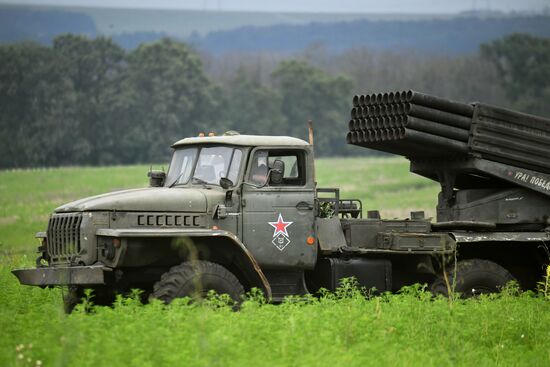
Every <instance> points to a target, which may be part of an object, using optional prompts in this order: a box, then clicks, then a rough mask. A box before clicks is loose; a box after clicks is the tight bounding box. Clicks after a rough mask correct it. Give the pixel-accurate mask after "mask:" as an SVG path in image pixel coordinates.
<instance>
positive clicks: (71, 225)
mask: <svg viewBox="0 0 550 367" xmlns="http://www.w3.org/2000/svg"><path fill="white" fill-rule="evenodd" d="M81 223H82V213H68V214H54V215H52V216H51V217H50V221H49V223H48V254H49V255H50V258H51V259H52V260H54V261H56V260H57V261H59V260H63V259H67V260H68V259H70V258H71V256H73V255H76V254H78V253H80V249H81V247H80V246H81V244H80V224H81Z"/></svg>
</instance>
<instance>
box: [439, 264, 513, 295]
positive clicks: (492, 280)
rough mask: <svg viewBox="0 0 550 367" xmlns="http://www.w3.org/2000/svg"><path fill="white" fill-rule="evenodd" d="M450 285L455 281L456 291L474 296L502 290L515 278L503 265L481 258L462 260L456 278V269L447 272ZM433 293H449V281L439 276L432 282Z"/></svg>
mask: <svg viewBox="0 0 550 367" xmlns="http://www.w3.org/2000/svg"><path fill="white" fill-rule="evenodd" d="M447 279H448V281H449V285H450V287H452V286H453V281H454V283H455V289H454V290H455V292H458V293H460V294H461V295H462V297H465V298H468V297H474V296H477V295H480V294H487V293H497V292H500V290H501V289H502V287H504V286H505V285H506V284H507V283H508V282H510V281H513V280H515V278H514V277H513V275H512V274H510V272H509V271H508V270H506V269H504V268H503V267H502V266H500V265H498V264H496V263H494V262H492V261H489V260H481V259H471V260H462V261H459V262H458V263H457V266H456V279H455V276H454V269H453V270H452V271H449V272H448V273H447ZM430 290H431V291H432V293H433V294H435V295H437V294H442V295H448V288H447V282H446V281H445V278H444V277H443V276H440V277H438V278H437V279H435V281H434V282H433V283H432V284H431V286H430Z"/></svg>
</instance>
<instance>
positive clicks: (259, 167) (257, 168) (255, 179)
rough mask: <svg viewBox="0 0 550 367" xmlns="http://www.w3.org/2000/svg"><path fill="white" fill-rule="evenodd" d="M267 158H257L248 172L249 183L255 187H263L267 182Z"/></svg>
mask: <svg viewBox="0 0 550 367" xmlns="http://www.w3.org/2000/svg"><path fill="white" fill-rule="evenodd" d="M267 171H268V170H267V156H259V157H258V160H257V161H256V162H255V164H253V165H252V169H251V171H250V182H251V183H253V184H255V185H265V183H266V181H267Z"/></svg>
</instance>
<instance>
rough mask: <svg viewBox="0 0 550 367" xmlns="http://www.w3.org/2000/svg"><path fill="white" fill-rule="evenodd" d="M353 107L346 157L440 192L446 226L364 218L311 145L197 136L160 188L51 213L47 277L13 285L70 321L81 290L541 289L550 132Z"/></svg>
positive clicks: (421, 98)
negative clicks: (376, 162)
mask: <svg viewBox="0 0 550 367" xmlns="http://www.w3.org/2000/svg"><path fill="white" fill-rule="evenodd" d="M390 97H391V98H390ZM353 105H354V107H353V109H352V117H353V119H352V120H351V121H350V122H349V124H348V127H349V132H348V135H347V139H348V142H349V143H350V144H354V145H359V146H364V147H368V148H371V149H379V150H383V151H388V152H391V153H394V154H401V155H404V156H406V157H407V158H408V159H410V161H411V171H412V172H414V173H417V174H420V175H422V176H425V177H427V178H428V179H432V180H435V181H437V182H439V183H440V184H441V193H440V195H439V203H438V206H437V218H436V221H435V222H434V221H432V220H431V218H425V215H424V213H423V212H412V213H411V216H410V218H407V219H382V218H381V217H380V214H379V211H377V210H368V211H366V213H365V214H366V215H365V217H364V210H363V203H362V202H361V201H360V200H358V199H348V198H341V197H340V190H339V189H338V188H320V187H317V184H316V181H315V167H314V154H313V145H312V143H313V141H312V139H311V134H310V142H306V141H304V140H301V139H297V138H293V137H283V136H251V135H239V134H238V133H235V132H228V133H226V134H223V135H221V136H215V135H213V134H208V135H209V136H204V134H201V135H200V136H198V137H189V138H185V139H183V140H180V141H178V142H176V143H175V144H174V145H173V146H172V148H173V155H172V160H171V162H170V165H169V169H168V171H167V173H164V172H161V171H151V172H149V181H150V187H149V188H142V189H134V190H125V191H118V192H113V193H108V194H104V195H98V196H94V197H89V198H85V199H81V200H77V201H74V202H71V203H68V204H65V205H62V206H60V207H59V208H57V209H55V211H54V213H53V214H52V215H51V216H50V219H49V223H48V227H47V230H46V231H45V232H39V233H37V235H36V236H37V238H39V239H40V241H41V245H40V247H39V248H38V251H39V253H40V256H39V257H38V259H37V261H36V268H32V269H16V270H14V271H13V273H14V274H15V275H16V276H17V278H18V279H19V281H20V282H21V284H26V285H34V286H40V287H53V286H66V289H68V290H69V292H67V294H66V304H67V308H68V309H70V308H71V307H72V306H73V305H74V303H75V301H76V300H77V299H78V297H79V296H81V295H82V290H83V289H85V288H91V289H93V290H94V292H95V302H96V303H100V304H101V303H108V302H109V301H110V300H112V297H113V294H115V293H116V292H121V293H124V292H127V291H128V290H130V289H133V288H139V289H142V290H144V292H145V293H144V294H146V295H149V297H154V298H157V299H160V300H162V301H164V302H166V303H169V302H171V301H172V300H174V299H175V298H178V297H184V296H198V297H202V296H204V295H205V294H206V293H207V292H208V291H209V290H214V291H216V292H218V293H226V294H228V295H230V296H231V297H232V298H233V299H235V300H238V299H239V298H240V297H241V295H242V294H243V293H245V292H247V291H249V290H251V289H252V288H258V289H260V290H261V291H263V293H264V294H265V296H266V297H267V299H269V300H271V301H273V302H279V301H281V300H282V299H283V298H284V297H285V296H288V295H300V294H305V293H308V292H311V293H315V292H316V291H318V290H319V289H320V288H326V289H329V290H334V289H335V288H336V287H338V285H339V282H340V280H341V279H342V278H346V277H355V279H356V280H357V281H358V283H359V284H360V285H361V286H364V287H366V288H368V289H372V288H374V289H376V290H377V291H378V292H384V291H397V290H399V289H400V288H401V287H403V286H405V285H410V284H414V283H425V284H429V285H430V287H431V289H432V291H434V292H435V293H444V294H445V293H447V292H449V291H450V290H451V287H456V288H455V289H456V291H458V292H461V293H462V294H463V295H465V296H474V295H476V294H480V293H486V292H495V291H498V290H499V288H500V287H502V286H504V285H505V284H506V283H507V282H509V281H510V280H516V281H518V282H519V284H520V285H521V286H522V287H524V288H527V289H532V288H534V287H535V285H536V282H537V281H538V280H540V278H541V277H542V275H543V269H544V266H546V265H547V264H548V260H549V253H548V248H547V245H546V243H547V241H549V240H550V235H549V232H548V229H549V214H550V205H549V204H550V201H549V197H548V196H549V192H550V162H548V160H549V155H548V152H550V148H548V145H545V144H546V140H545V139H550V129H548V126H550V125H548V123H549V122H548V120H544V119H541V118H538V117H533V116H529V115H524V114H519V113H517V112H514V111H509V110H503V109H499V108H496V107H492V106H487V105H483V104H460V103H458V102H453V101H448V100H444V99H439V98H436V97H432V96H428V95H423V94H421V93H417V92H395V93H394V92H392V93H391V94H390V93H385V94H373V95H366V96H356V97H355V98H354V100H353ZM418 111H420V113H418ZM491 134H492V135H491ZM525 139H527V141H529V142H530V143H529V144H527V143H525ZM529 139H530V140H529ZM318 148H319V149H320V150H321V149H322V147H318ZM514 149H515V150H514ZM514 152H516V153H517V154H515V153H514ZM364 184H365V185H369V183H368V182H365V183H364Z"/></svg>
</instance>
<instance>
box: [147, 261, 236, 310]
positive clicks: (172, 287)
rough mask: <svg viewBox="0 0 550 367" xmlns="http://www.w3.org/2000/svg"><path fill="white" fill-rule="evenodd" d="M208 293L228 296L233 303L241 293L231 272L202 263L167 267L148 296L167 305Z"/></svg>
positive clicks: (185, 263) (206, 262)
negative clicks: (175, 300)
mask: <svg viewBox="0 0 550 367" xmlns="http://www.w3.org/2000/svg"><path fill="white" fill-rule="evenodd" d="M210 290H214V291H216V293H218V294H228V295H229V296H230V297H231V298H232V299H233V300H234V301H235V302H239V301H241V296H242V295H243V294H244V288H243V286H242V284H241V283H240V282H239V280H238V279H237V277H236V276H235V275H233V273H231V272H230V271H229V270H227V269H226V268H224V267H223V266H221V265H219V264H216V263H213V262H210V261H202V260H201V261H193V262H184V263H182V264H180V265H177V266H174V267H172V268H170V270H168V271H167V272H166V273H164V274H163V275H162V277H161V279H160V280H159V281H158V282H157V283H156V284H155V285H154V287H153V293H152V295H151V296H152V298H156V299H159V300H161V301H162V302H164V303H165V304H169V303H171V302H172V301H173V300H174V299H176V298H183V297H191V298H194V299H202V298H205V297H206V295H207V294H208V291H210Z"/></svg>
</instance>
